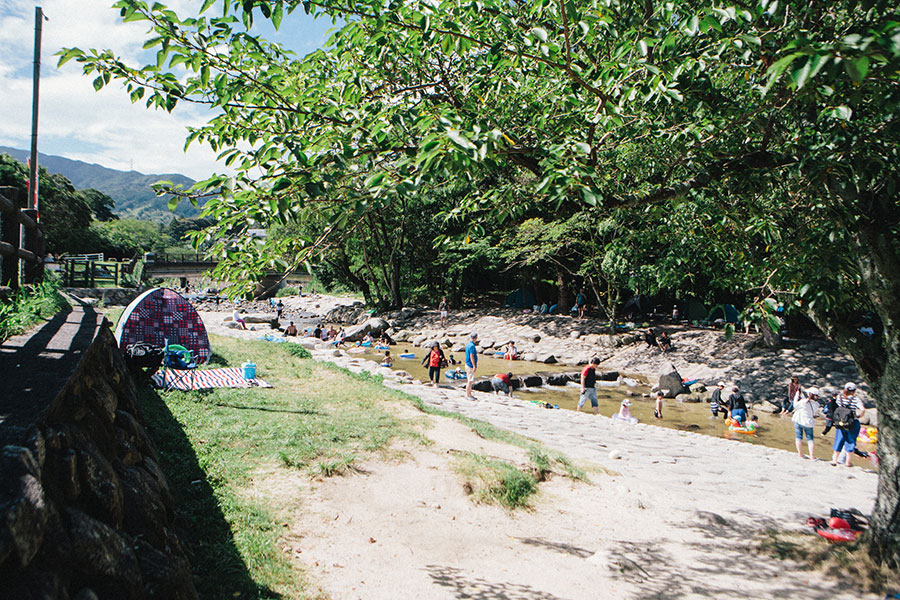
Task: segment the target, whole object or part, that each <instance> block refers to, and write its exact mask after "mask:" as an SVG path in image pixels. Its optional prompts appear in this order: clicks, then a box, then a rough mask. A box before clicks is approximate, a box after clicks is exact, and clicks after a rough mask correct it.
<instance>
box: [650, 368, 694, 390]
mask: <svg viewBox="0 0 900 600" xmlns="http://www.w3.org/2000/svg"><path fill="white" fill-rule="evenodd" d="M655 389H658V390H663V393H664V394H665V397H666V398H675V397H676V396H678V395H679V394H686V393H688V392H690V390H688V389H687V388H686V387H685V386H684V384H683V383H682V382H681V375H679V374H678V370H677V369H676V368H675V366H674V365H673V364H672V363H668V362H667V363H663V365H662V367H661V368H660V369H659V380H658V382H657V384H656V388H655Z"/></svg>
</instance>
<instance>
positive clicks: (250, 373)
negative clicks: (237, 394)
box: [241, 362, 256, 379]
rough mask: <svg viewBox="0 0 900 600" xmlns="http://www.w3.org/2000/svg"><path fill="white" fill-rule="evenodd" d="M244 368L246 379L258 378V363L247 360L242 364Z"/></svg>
mask: <svg viewBox="0 0 900 600" xmlns="http://www.w3.org/2000/svg"><path fill="white" fill-rule="evenodd" d="M241 366H242V367H243V368H244V379H256V365H255V364H253V363H252V362H245V363H244V364H243V365H241Z"/></svg>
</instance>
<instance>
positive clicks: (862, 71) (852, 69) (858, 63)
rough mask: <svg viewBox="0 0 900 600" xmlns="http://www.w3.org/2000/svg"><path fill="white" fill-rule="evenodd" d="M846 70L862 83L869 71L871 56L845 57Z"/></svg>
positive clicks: (857, 81) (851, 76)
mask: <svg viewBox="0 0 900 600" xmlns="http://www.w3.org/2000/svg"><path fill="white" fill-rule="evenodd" d="M844 70H846V71H847V75H849V76H850V79H852V80H853V81H854V82H856V83H860V82H861V81H862V80H863V79H865V78H866V75H868V73H869V57H868V56H860V57H859V58H848V59H844Z"/></svg>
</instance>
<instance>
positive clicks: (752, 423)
mask: <svg viewBox="0 0 900 600" xmlns="http://www.w3.org/2000/svg"><path fill="white" fill-rule="evenodd" d="M745 427H746V428H747V431H752V432H754V433H755V432H756V428H757V427H759V417H757V416H756V415H753V416H752V417H750V420H749V421H747V424H746V425H745Z"/></svg>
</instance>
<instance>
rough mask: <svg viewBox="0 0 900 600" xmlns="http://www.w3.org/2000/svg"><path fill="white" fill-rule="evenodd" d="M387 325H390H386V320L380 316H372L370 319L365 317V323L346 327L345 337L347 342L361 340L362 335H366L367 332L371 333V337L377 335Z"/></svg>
mask: <svg viewBox="0 0 900 600" xmlns="http://www.w3.org/2000/svg"><path fill="white" fill-rule="evenodd" d="M388 327H390V326H389V325H388V322H387V321H385V320H384V319H382V318H381V317H372V318H370V319H366V322H365V323H363V324H361V325H357V326H355V327H351V328H350V329H348V330H347V338H346V339H347V341H348V342H359V341H362V339H363V338H364V337H366V334H367V333H368V334H371V335H372V337H378V336H380V335H381V334H382V332H384V331H385V330H386V329H387V328H388Z"/></svg>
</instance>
